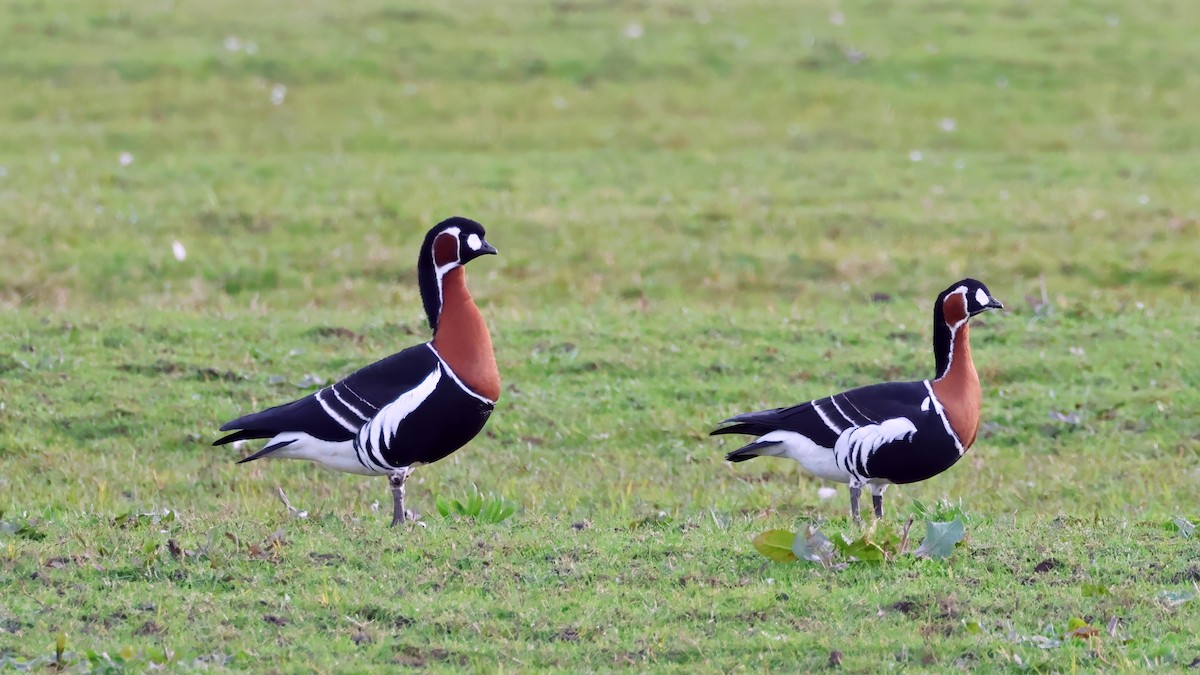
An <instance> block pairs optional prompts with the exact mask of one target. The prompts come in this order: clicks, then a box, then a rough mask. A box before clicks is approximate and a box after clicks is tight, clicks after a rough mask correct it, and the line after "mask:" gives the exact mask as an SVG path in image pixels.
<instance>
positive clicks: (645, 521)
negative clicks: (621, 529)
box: [629, 511, 675, 530]
mask: <svg viewBox="0 0 1200 675" xmlns="http://www.w3.org/2000/svg"><path fill="white" fill-rule="evenodd" d="M673 522H675V519H674V518H672V517H671V516H670V514H668V513H667V512H666V511H655V512H654V513H651V514H649V515H646V516H642V517H641V518H637V519H635V520H632V521H630V522H629V529H631V530H636V529H638V528H640V527H663V526H664V525H670V524H671V523H673Z"/></svg>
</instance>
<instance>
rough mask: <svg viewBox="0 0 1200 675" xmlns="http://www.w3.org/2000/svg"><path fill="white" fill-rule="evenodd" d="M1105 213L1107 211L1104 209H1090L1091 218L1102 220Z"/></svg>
mask: <svg viewBox="0 0 1200 675" xmlns="http://www.w3.org/2000/svg"><path fill="white" fill-rule="evenodd" d="M1107 215H1108V212H1106V211H1105V210H1104V209H1096V210H1095V211H1092V220H1104V217H1105V216H1107Z"/></svg>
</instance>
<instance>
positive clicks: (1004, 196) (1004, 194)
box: [999, 190, 1008, 199]
mask: <svg viewBox="0 0 1200 675" xmlns="http://www.w3.org/2000/svg"><path fill="white" fill-rule="evenodd" d="M999 197H1000V199H1008V190H1001V191H1000V194H999Z"/></svg>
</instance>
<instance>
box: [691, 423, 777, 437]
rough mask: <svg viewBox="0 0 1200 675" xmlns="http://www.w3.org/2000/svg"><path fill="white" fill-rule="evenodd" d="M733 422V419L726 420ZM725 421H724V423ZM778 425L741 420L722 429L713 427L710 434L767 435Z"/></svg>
mask: <svg viewBox="0 0 1200 675" xmlns="http://www.w3.org/2000/svg"><path fill="white" fill-rule="evenodd" d="M725 421H726V422H732V421H733V420H725ZM724 423H725V422H722V424H724ZM777 428H778V427H773V426H768V425H766V424H755V423H753V422H739V423H738V424H731V425H729V426H727V427H721V428H720V429H713V430H712V431H710V432H709V433H708V435H709V436H720V435H721V434H746V435H747V436H765V435H766V434H769V433H771V432H772V431H775V430H776V429H777Z"/></svg>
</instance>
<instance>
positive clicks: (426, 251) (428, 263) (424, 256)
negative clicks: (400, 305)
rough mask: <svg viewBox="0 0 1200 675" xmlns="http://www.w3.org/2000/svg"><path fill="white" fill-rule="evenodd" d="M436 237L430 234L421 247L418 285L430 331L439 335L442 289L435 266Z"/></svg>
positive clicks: (418, 264) (418, 262)
mask: <svg viewBox="0 0 1200 675" xmlns="http://www.w3.org/2000/svg"><path fill="white" fill-rule="evenodd" d="M434 236H435V235H434V233H433V232H430V236H428V237H426V239H425V244H424V245H423V246H421V257H420V258H418V259H417V285H418V286H419V287H420V289H421V302H422V303H423V304H424V305H425V316H426V318H427V319H429V329H430V330H432V331H433V332H434V334H437V327H438V317H440V316H441V314H442V289H441V282H440V281H439V280H438V276H437V270H436V269H435V268H434V265H433V239H434Z"/></svg>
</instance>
